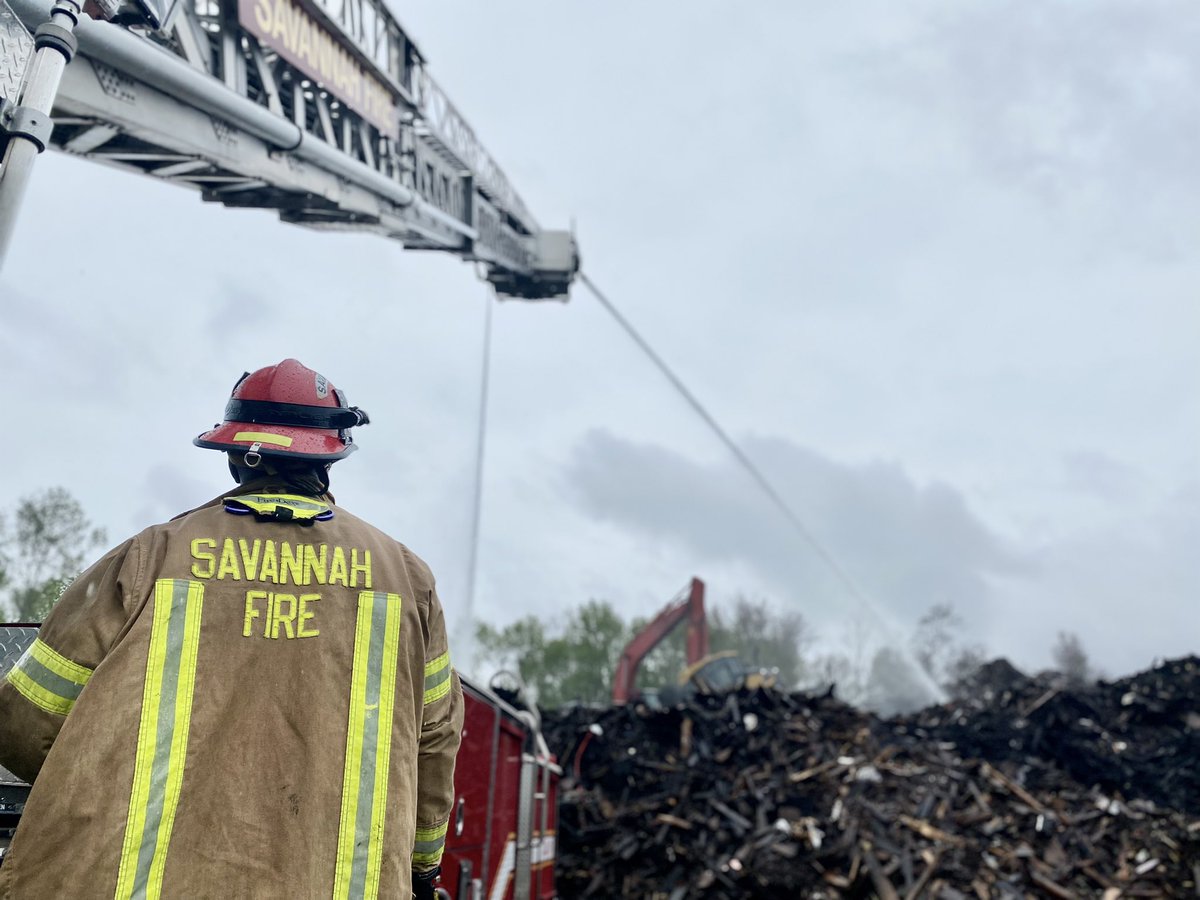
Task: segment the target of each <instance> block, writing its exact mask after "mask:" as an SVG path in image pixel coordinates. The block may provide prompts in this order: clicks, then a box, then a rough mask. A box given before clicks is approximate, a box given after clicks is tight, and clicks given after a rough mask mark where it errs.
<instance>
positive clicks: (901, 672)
mask: <svg viewBox="0 0 1200 900" xmlns="http://www.w3.org/2000/svg"><path fill="white" fill-rule="evenodd" d="M708 619H709V643H710V650H711V651H712V652H714V653H715V652H719V651H723V650H732V651H735V652H736V653H737V655H738V657H739V658H740V659H741V661H742V662H743V663H744V664H745V665H746V666H747V668H749V669H752V670H753V669H773V670H776V672H777V678H778V684H779V686H780V687H782V688H784V689H788V690H819V691H824V690H833V691H834V692H835V694H836V695H837V696H838V697H839V698H840V699H842V700H844V701H845V702H847V703H850V704H853V705H855V706H862V707H866V708H868V709H872V710H874V711H876V712H879V713H880V714H883V715H890V714H893V713H896V712H900V711H906V710H912V709H917V708H919V707H921V706H925V705H928V704H929V703H931V702H935V701H936V700H938V699H939V698H938V696H937V695H936V693H934V690H936V689H940V690H941V691H943V692H944V693H945V694H946V695H947V696H958V695H961V694H962V693H963V692H965V691H968V690H970V676H971V675H973V674H974V673H975V672H976V671H977V670H978V669H979V667H980V666H981V665H983V663H984V662H986V661H987V658H988V654H987V651H986V648H985V647H984V646H983V645H982V644H978V643H973V642H970V641H968V640H967V639H966V638H965V637H964V631H965V625H964V621H963V619H962V617H961V616H960V615H959V614H958V613H957V612H956V611H955V609H954V607H953V606H952V605H950V604H944V603H943V604H935V605H933V606H931V607H930V608H929V610H928V611H927V612H926V613H925V614H924V615H923V616H922V617H921V618H920V620H919V621H918V622H917V624H916V625H915V627H914V628H913V629H912V631H911V633H910V635H909V636H908V640H907V644H902V645H897V644H895V643H892V644H887V645H884V646H875V645H873V643H872V640H871V630H872V629H871V628H870V627H869V625H868V624H867V623H865V622H864V621H861V620H860V621H856V622H852V623H851V625H850V627H849V629H848V636H847V639H846V640H844V641H843V642H842V646H841V647H837V648H834V649H828V648H826V649H822V650H821V651H820V652H817V650H816V647H817V646H818V643H819V642H818V640H817V635H816V633H815V631H814V630H813V629H812V628H811V627H810V626H809V624H808V622H807V620H806V619H805V618H804V616H803V615H802V614H801V613H799V612H797V611H795V610H784V609H780V608H779V607H778V606H776V605H773V604H771V603H769V602H768V601H767V600H765V599H754V598H749V597H746V596H744V595H739V596H735V597H734V598H733V599H732V601H730V602H729V603H727V604H722V605H719V606H718V605H716V604H710V607H709V612H708ZM648 621H649V619H648V618H634V619H632V620H630V621H626V620H624V619H623V618H622V617H621V615H620V614H619V613H618V612H617V611H616V609H615V608H614V606H613V604H612V603H611V602H609V601H606V600H596V599H593V600H589V601H587V602H586V603H583V604H582V605H580V606H578V607H575V608H574V609H571V610H568V611H566V613H565V614H564V615H563V616H562V617H561V618H560V619H559V620H558V621H557V622H556V623H552V624H547V623H546V622H544V621H543V619H542V618H540V617H538V616H533V615H530V616H525V617H524V618H522V619H518V620H517V621H515V622H513V623H511V624H509V625H506V626H503V627H497V626H494V625H491V624H489V623H487V622H480V623H478V624H477V625H476V630H475V639H476V645H477V650H478V656H479V660H480V662H481V663H482V665H483V666H484V667H485V668H487V669H490V671H492V672H496V671H506V672H511V673H513V674H515V675H516V676H518V677H519V678H520V680H521V681H522V682H523V683H524V684H525V686H526V688H527V689H528V690H529V691H530V692H531V693H532V695H533V697H534V699H536V701H537V702H538V703H539V704H540V705H541V706H543V707H547V708H554V707H559V706H563V705H565V704H569V703H588V704H604V703H608V702H609V701H610V698H611V697H612V680H613V675H614V673H615V671H616V668H617V661H618V660H619V659H620V656H621V651H622V650H623V649H624V648H625V645H626V644H627V643H628V642H629V641H630V640H631V639H632V638H633V637H634V636H635V635H636V634H637V633H638V632H639V631H641V629H642V628H644V627H645V625H646V624H647V622H648ZM1051 656H1052V658H1053V660H1054V664H1055V669H1056V670H1057V671H1059V672H1061V673H1062V674H1063V675H1064V677H1065V679H1066V680H1067V682H1068V683H1070V684H1073V685H1078V684H1082V683H1084V682H1086V681H1088V680H1090V679H1092V678H1095V677H1098V673H1097V672H1096V671H1095V670H1094V669H1093V668H1092V666H1091V663H1090V661H1089V659H1088V656H1087V653H1086V652H1085V651H1084V649H1083V645H1082V643H1081V642H1080V640H1079V637H1078V636H1077V635H1075V634H1073V633H1071V632H1059V634H1058V638H1057V643H1056V644H1055V645H1054V647H1053V649H1052V652H1051ZM686 664H687V662H686V628H685V627H684V626H683V625H680V626H679V627H678V628H676V629H675V630H674V632H672V634H671V635H670V636H668V637H667V638H666V639H665V640H664V641H663V642H662V643H661V644H659V646H658V647H656V648H655V649H654V650H653V651H651V653H650V654H649V655H648V656H647V657H646V658H645V659H644V660H643V661H642V664H641V666H640V668H639V670H638V677H637V688H638V689H639V690H646V689H648V688H663V687H665V686H667V685H672V684H677V683H678V679H679V676H680V673H681V672H682V671H683V670H684V668H685V667H686ZM933 686H936V688H934V687H933Z"/></svg>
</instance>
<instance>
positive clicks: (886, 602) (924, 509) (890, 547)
mask: <svg viewBox="0 0 1200 900" xmlns="http://www.w3.org/2000/svg"><path fill="white" fill-rule="evenodd" d="M744 446H745V449H746V452H747V453H748V454H749V455H750V457H751V458H752V459H755V460H756V461H757V463H758V464H759V465H760V466H761V467H762V468H763V469H764V471H766V472H768V473H770V477H771V478H772V480H773V482H774V483H775V485H776V486H777V487H778V489H779V490H780V492H781V494H782V495H783V496H784V497H785V498H786V499H787V501H788V503H789V505H791V506H792V508H793V509H795V510H797V511H798V512H799V515H800V516H801V518H802V519H803V520H806V521H807V522H808V523H810V527H811V530H812V531H813V533H814V535H815V536H816V538H817V539H818V540H819V541H820V543H821V544H822V545H823V546H824V547H825V548H826V549H827V550H828V551H829V552H830V553H831V554H832V555H833V556H834V558H836V559H837V560H838V561H839V562H840V563H841V565H842V566H843V567H844V568H845V569H846V570H847V571H849V572H850V573H851V576H852V578H854V580H855V581H856V582H858V583H859V584H860V585H861V586H862V587H863V588H865V590H866V592H867V594H868V595H869V596H870V597H871V598H872V599H873V600H874V601H875V602H876V603H878V604H879V605H880V606H882V607H884V608H886V609H888V610H889V611H891V612H892V613H893V614H895V615H896V616H897V617H899V618H900V619H901V621H905V622H912V621H915V619H916V618H917V617H918V616H919V615H920V613H921V612H923V611H924V610H925V609H927V608H928V607H929V606H930V605H932V604H934V603H953V604H956V605H957V606H958V607H959V608H964V607H965V608H968V609H970V608H972V607H978V606H980V605H983V604H985V603H986V602H987V600H988V596H989V589H988V584H987V578H988V576H990V575H997V574H1005V575H1010V576H1011V575H1014V574H1017V573H1020V572H1022V571H1023V570H1024V569H1025V568H1026V564H1025V563H1024V562H1023V561H1022V560H1021V559H1020V558H1019V557H1018V556H1016V555H1015V554H1014V553H1013V552H1012V551H1011V549H1009V548H1007V547H1006V546H1005V544H1004V542H1003V541H1002V540H1001V539H1000V538H998V537H997V536H996V535H995V534H993V533H992V532H991V531H989V529H988V528H987V527H986V526H985V525H984V524H983V523H982V522H981V521H980V520H979V519H978V518H977V517H976V516H975V515H974V513H973V512H972V511H971V510H970V509H969V508H968V506H967V504H966V502H965V500H964V498H963V497H962V495H961V494H960V493H959V492H958V491H956V490H955V489H954V488H953V487H951V486H949V485H947V484H944V483H932V484H927V485H921V484H918V483H917V482H916V481H915V480H914V479H913V478H912V477H910V476H909V475H908V474H907V473H906V472H905V471H904V470H903V468H902V467H900V466H899V465H897V464H895V463H884V462H875V463H867V464H845V463H840V462H837V461H835V460H832V459H829V458H828V457H825V456H822V455H821V454H819V453H817V452H815V451H813V450H810V449H807V448H804V447H800V446H797V445H796V444H794V443H792V442H790V441H787V440H784V439H780V438H766V439H764V438H754V439H751V440H748V441H746V442H745V444H744ZM566 479H567V481H568V483H569V484H570V486H571V488H572V489H573V490H574V492H575V495H576V497H577V500H578V502H579V503H580V504H582V505H583V508H584V509H585V511H586V512H587V513H588V514H591V515H596V516H601V517H604V518H606V519H608V520H610V521H613V522H615V523H617V524H619V525H621V526H623V527H626V528H630V529H636V530H637V531H639V532H641V533H642V534H644V535H646V536H647V537H649V538H651V539H654V540H662V541H668V542H671V541H673V542H678V543H681V544H683V545H685V546H686V547H688V549H689V550H690V551H691V552H692V554H694V555H695V556H697V557H699V558H701V559H709V560H713V561H720V562H726V563H728V562H740V563H743V564H746V565H749V566H751V567H753V568H754V569H757V570H758V571H759V572H761V573H763V574H764V575H765V576H766V577H767V579H768V580H769V581H770V582H771V583H773V585H774V586H775V589H776V590H777V591H779V592H780V594H782V595H783V596H786V597H790V598H795V599H798V600H799V601H800V602H801V603H803V604H804V605H806V606H810V607H812V608H814V609H821V608H834V609H836V608H845V607H846V605H847V603H848V602H849V601H853V599H854V598H853V597H850V596H847V591H846V589H845V588H844V587H842V586H841V585H840V584H839V583H838V581H837V579H836V578H835V577H833V576H832V575H831V573H830V571H829V569H828V568H827V567H826V566H825V564H824V563H823V562H822V561H821V560H820V558H819V556H818V555H817V554H816V553H815V552H814V551H813V550H812V549H811V548H810V547H809V546H807V545H806V544H805V543H804V542H803V540H802V539H801V538H800V536H799V535H798V534H797V533H796V532H795V531H794V530H793V529H792V528H791V527H790V526H789V524H788V523H787V522H786V520H785V519H784V518H783V517H782V516H781V515H780V513H779V512H778V511H777V510H776V509H775V508H774V507H773V506H772V505H770V504H769V503H768V502H767V501H766V500H765V499H764V498H763V495H762V494H761V492H760V491H759V489H758V488H757V487H756V486H755V485H754V484H753V483H752V482H751V481H750V480H749V478H748V477H747V476H746V474H745V473H744V472H743V471H741V470H740V469H739V468H737V467H736V466H735V465H734V464H732V463H731V462H725V461H722V462H716V463H710V464H700V463H696V462H694V461H692V460H690V459H689V458H687V457H686V456H684V455H682V454H680V453H677V452H675V451H672V450H668V449H665V448H662V447H659V446H654V445H647V444H638V443H633V442H630V441H627V440H623V439H621V438H618V437H615V436H613V435H611V434H609V433H607V432H603V431H593V432H591V433H589V434H588V435H587V437H586V438H585V439H584V440H583V441H582V442H581V443H580V444H579V445H578V447H577V448H576V452H575V455H574V457H573V458H572V460H571V462H570V464H569V466H568V468H567V471H566Z"/></svg>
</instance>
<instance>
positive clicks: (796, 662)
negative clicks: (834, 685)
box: [709, 596, 812, 687]
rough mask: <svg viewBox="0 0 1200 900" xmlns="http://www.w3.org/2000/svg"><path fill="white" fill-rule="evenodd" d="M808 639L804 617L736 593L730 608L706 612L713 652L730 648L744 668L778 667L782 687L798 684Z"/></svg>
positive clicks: (802, 674)
mask: <svg viewBox="0 0 1200 900" xmlns="http://www.w3.org/2000/svg"><path fill="white" fill-rule="evenodd" d="M811 639H812V635H811V634H810V632H809V628H808V623H807V622H806V621H805V620H804V616H802V615H801V614H800V613H798V612H795V611H782V610H777V609H773V608H772V607H771V606H770V604H768V603H767V601H766V600H763V599H757V600H753V599H750V598H749V597H745V596H738V597H736V598H735V599H734V601H733V609H732V610H731V611H725V610H722V609H714V610H713V611H712V613H711V614H710V615H709V645H710V646H711V647H712V650H713V652H714V653H716V652H718V651H721V650H733V651H735V652H736V653H737V655H738V658H739V659H740V660H741V661H742V662H743V663H744V664H745V665H746V666H747V667H748V668H752V669H778V670H779V684H780V685H781V686H783V687H794V686H795V685H798V684H799V683H800V681H801V678H802V677H803V676H804V674H805V673H804V652H805V650H806V649H807V648H808V646H809V644H810V643H811Z"/></svg>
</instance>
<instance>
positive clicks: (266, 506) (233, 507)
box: [225, 493, 333, 525]
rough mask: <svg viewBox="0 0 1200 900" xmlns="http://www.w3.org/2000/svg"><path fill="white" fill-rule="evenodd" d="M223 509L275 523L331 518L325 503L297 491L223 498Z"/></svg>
mask: <svg viewBox="0 0 1200 900" xmlns="http://www.w3.org/2000/svg"><path fill="white" fill-rule="evenodd" d="M225 512H227V513H232V514H233V515H236V516H248V515H251V514H253V515H255V516H257V517H258V518H260V519H270V520H273V521H276V522H300V523H302V524H306V525H311V524H312V523H313V522H327V521H329V520H330V519H332V518H333V509H332V508H331V507H330V506H329V504H328V503H325V502H324V501H322V500H317V499H316V498H314V497H304V496H301V495H300V494H274V493H262V494H257V493H256V494H238V495H236V496H231V497H226V498H225Z"/></svg>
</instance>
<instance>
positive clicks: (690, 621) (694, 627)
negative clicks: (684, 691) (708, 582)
mask: <svg viewBox="0 0 1200 900" xmlns="http://www.w3.org/2000/svg"><path fill="white" fill-rule="evenodd" d="M685 620H686V621H687V661H688V664H689V665H691V664H693V663H696V662H699V661H700V660H701V659H703V658H704V657H706V656H708V619H707V618H706V617H705V614H704V582H703V581H701V580H700V579H699V578H693V579H692V583H691V585H690V586H689V587H688V589H687V590H686V591H685V592H684V593H683V594H681V595H680V596H679V597H677V598H676V599H674V600H672V601H671V602H670V603H668V604H667V605H666V606H665V607H664V608H663V610H662V612H660V613H659V614H658V615H657V616H655V617H654V619H653V620H651V622H650V623H649V624H648V625H647V626H646V627H645V628H643V629H642V630H641V631H639V632H638V633H637V634H636V635H634V636H633V639H632V640H631V641H630V642H629V643H628V644H627V645H626V646H625V649H624V650H623V651H622V652H621V658H620V660H619V661H618V662H617V671H616V674H614V676H613V694H612V696H613V703H626V702H628V701H629V699H630V698H631V697H632V696H633V691H634V684H635V683H636V681H637V671H638V666H640V665H641V663H642V660H643V659H645V658H646V656H647V655H648V654H649V653H650V651H651V650H653V649H654V648H655V647H657V646H658V645H659V644H661V643H662V642H663V641H664V640H665V639H666V637H667V635H669V634H670V633H671V632H672V631H673V630H674V629H675V627H676V626H677V625H679V623H680V622H683V621H685Z"/></svg>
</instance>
